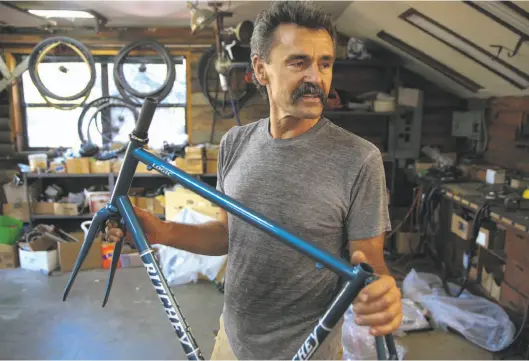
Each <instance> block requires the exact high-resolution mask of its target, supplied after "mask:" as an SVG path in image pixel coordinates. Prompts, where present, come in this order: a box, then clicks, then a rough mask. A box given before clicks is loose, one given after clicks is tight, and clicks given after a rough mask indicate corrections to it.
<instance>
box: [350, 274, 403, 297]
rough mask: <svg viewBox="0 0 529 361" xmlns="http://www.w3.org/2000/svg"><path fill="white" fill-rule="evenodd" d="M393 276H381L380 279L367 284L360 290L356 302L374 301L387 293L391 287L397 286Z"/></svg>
mask: <svg viewBox="0 0 529 361" xmlns="http://www.w3.org/2000/svg"><path fill="white" fill-rule="evenodd" d="M395 285H396V284H395V280H394V279H393V277H389V276H381V277H380V279H378V280H376V281H375V282H373V283H371V284H369V285H367V286H366V287H364V289H363V290H362V291H361V292H360V294H359V295H358V297H357V298H356V299H355V302H358V301H360V302H374V301H375V300H376V299H377V298H379V297H381V296H383V295H385V294H386V293H387V292H388V291H389V290H390V289H392V288H394V287H395Z"/></svg>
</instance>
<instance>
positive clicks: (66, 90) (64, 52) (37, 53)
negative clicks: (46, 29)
mask: <svg viewBox="0 0 529 361" xmlns="http://www.w3.org/2000/svg"><path fill="white" fill-rule="evenodd" d="M71 55H74V56H75V57H76V58H75V60H73V61H72V58H71ZM57 63H59V64H57ZM28 72H29V75H30V77H31V80H32V81H33V83H34V84H35V87H36V88H37V90H38V91H39V93H40V94H41V96H42V97H43V98H44V100H45V101H46V102H48V103H49V104H50V105H52V106H54V107H56V108H60V109H74V108H76V107H78V106H81V105H83V104H84V103H85V102H86V100H87V99H88V97H89V95H90V92H91V90H92V88H93V86H94V83H95V80H96V70H95V61H94V58H93V57H92V54H91V53H90V50H89V49H88V48H87V47H86V46H85V45H83V44H82V43H81V42H79V41H77V40H75V39H71V38H67V37H62V36H56V37H51V38H47V39H45V40H43V41H41V42H40V43H39V44H37V46H36V47H35V48H34V49H33V51H32V52H31V54H30V56H29V60H28ZM75 100H80V101H79V102H74V103H72V101H75Z"/></svg>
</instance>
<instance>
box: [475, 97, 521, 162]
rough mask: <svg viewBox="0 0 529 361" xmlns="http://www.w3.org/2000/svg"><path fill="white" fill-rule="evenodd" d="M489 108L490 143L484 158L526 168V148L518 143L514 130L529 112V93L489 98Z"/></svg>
mask: <svg viewBox="0 0 529 361" xmlns="http://www.w3.org/2000/svg"><path fill="white" fill-rule="evenodd" d="M489 107H490V108H489V111H488V131H489V144H488V148H487V151H486V152H485V160H486V161H488V162H490V163H492V164H496V165H499V166H502V167H507V168H512V169H515V170H519V171H522V172H529V149H527V148H522V147H519V146H518V145H517V144H516V142H515V134H516V130H517V129H518V127H520V125H521V124H522V122H523V119H524V118H525V116H526V115H527V114H529V96H525V97H499V98H494V99H491V101H490V103H489Z"/></svg>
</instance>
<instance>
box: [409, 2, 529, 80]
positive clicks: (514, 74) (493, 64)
mask: <svg viewBox="0 0 529 361" xmlns="http://www.w3.org/2000/svg"><path fill="white" fill-rule="evenodd" d="M400 18H401V19H403V20H405V21H407V22H408V23H410V24H411V25H413V26H415V27H417V28H418V29H420V30H421V31H423V32H425V33H427V34H429V35H431V36H432V37H434V38H436V39H437V40H439V41H441V42H443V43H445V44H446V45H448V46H450V47H451V48H453V49H454V50H456V51H458V52H459V53H461V54H463V55H465V56H466V57H468V58H470V59H472V60H474V61H475V62H477V63H478V64H480V65H482V66H483V67H485V68H487V69H488V70H489V71H491V72H493V73H494V74H496V75H498V76H500V77H501V78H503V79H505V80H506V81H508V82H510V83H511V84H513V85H514V86H516V87H517V88H519V89H526V88H527V87H529V75H528V74H525V73H524V72H522V71H520V70H519V69H517V68H515V67H513V66H512V65H510V64H508V63H506V62H504V61H503V60H501V59H498V58H497V57H495V56H494V55H493V54H491V53H489V52H488V51H485V50H484V49H483V48H481V47H479V46H477V45H476V44H474V43H472V42H471V41H469V40H468V39H465V38H463V37H462V36H460V35H458V34H457V33H455V32H454V31H452V30H450V29H448V28H447V27H445V26H443V25H441V24H439V23H438V22H436V21H434V20H433V19H430V18H429V17H427V16H426V15H424V14H421V13H420V12H418V11H417V10H415V9H409V10H407V11H405V12H404V13H402V14H401V15H400Z"/></svg>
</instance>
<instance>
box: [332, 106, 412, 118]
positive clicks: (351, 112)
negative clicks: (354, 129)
mask: <svg viewBox="0 0 529 361" xmlns="http://www.w3.org/2000/svg"><path fill="white" fill-rule="evenodd" d="M408 112H413V108H412V107H406V106H399V107H398V108H397V109H396V110H395V111H392V112H375V111H370V110H363V109H359V110H355V109H348V110H325V111H324V112H323V114H324V115H325V116H328V117H343V116H350V117H364V116H372V117H391V116H398V115H403V114H406V113H408Z"/></svg>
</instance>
